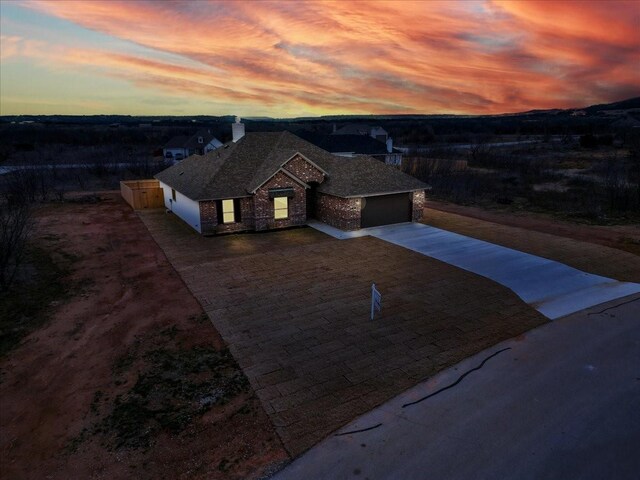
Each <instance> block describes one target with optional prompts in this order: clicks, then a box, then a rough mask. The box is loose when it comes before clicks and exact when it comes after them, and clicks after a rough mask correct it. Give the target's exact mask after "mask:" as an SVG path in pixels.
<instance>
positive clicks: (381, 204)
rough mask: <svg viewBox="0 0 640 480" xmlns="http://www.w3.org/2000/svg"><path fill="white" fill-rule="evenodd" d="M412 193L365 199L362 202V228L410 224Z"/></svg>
mask: <svg viewBox="0 0 640 480" xmlns="http://www.w3.org/2000/svg"><path fill="white" fill-rule="evenodd" d="M411 198H412V194H411V193H396V194H393V195H378V196H375V197H363V198H362V200H361V202H362V203H361V208H362V212H361V220H360V222H361V223H360V226H361V227H362V228H367V227H377V226H379V225H388V224H390V223H401V222H410V221H411V216H412V215H411V214H412V204H411Z"/></svg>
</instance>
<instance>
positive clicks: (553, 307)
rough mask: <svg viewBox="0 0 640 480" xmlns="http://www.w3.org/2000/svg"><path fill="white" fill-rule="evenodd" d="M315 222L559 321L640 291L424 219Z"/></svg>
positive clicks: (639, 287) (333, 232)
mask: <svg viewBox="0 0 640 480" xmlns="http://www.w3.org/2000/svg"><path fill="white" fill-rule="evenodd" d="M310 226H312V227H314V228H316V229H318V230H320V231H322V232H324V233H327V234H329V235H332V236H334V237H336V238H340V239H348V238H354V237H361V236H366V235H370V236H373V237H376V238H379V239H381V240H385V241H387V242H390V243H393V244H395V245H399V246H401V247H404V248H408V249H409V250H413V251H415V252H418V253H421V254H423V255H427V256H429V257H432V258H435V259H437V260H440V261H443V262H446V263H448V264H450V265H454V266H456V267H458V268H462V269H464V270H468V271H470V272H473V273H476V274H478V275H482V276H483V277H487V278H489V279H491V280H493V281H495V282H498V283H499V284H501V285H504V286H505V287H507V288H509V289H511V290H512V291H514V292H515V293H516V294H517V295H518V296H519V297H520V298H522V300H524V301H525V302H527V303H528V304H529V305H531V306H532V307H534V308H535V309H537V310H538V311H539V312H540V313H542V314H543V315H545V316H546V317H547V318H550V319H556V318H560V317H563V316H565V315H569V314H571V313H574V312H578V311H580V310H583V309H585V308H589V307H592V306H594V305H598V304H600V303H603V302H607V301H610V300H614V299H616V298H621V297H624V296H627V295H632V294H634V293H638V292H640V284H637V283H631V282H618V281H617V280H613V279H611V278H607V277H602V276H599V275H593V274H590V273H586V272H583V271H581V270H577V269H575V268H572V267H569V266H567V265H565V264H563V263H560V262H556V261H553V260H549V259H546V258H542V257H537V256H535V255H530V254H528V253H524V252H520V251H517V250H513V249H510V248H507V247H503V246H500V245H495V244H493V243H489V242H484V241H482V240H478V239H475V238H471V237H467V236H464V235H459V234H457V233H453V232H448V231H446V230H441V229H439V228H435V227H430V226H428V225H423V224H420V223H400V224H395V225H386V226H383V227H374V228H366V229H362V230H357V231H355V232H343V231H341V230H337V229H334V228H332V227H329V226H327V225H324V224H318V223H316V222H312V223H310Z"/></svg>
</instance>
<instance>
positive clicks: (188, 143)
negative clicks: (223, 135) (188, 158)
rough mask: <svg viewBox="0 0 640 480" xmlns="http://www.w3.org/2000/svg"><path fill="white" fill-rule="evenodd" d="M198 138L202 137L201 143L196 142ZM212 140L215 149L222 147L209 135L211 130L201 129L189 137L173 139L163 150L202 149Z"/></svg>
mask: <svg viewBox="0 0 640 480" xmlns="http://www.w3.org/2000/svg"><path fill="white" fill-rule="evenodd" d="M199 137H202V143H200V142H198V138H199ZM212 140H215V142H214V145H215V146H216V147H219V146H220V145H222V143H221V142H220V141H219V140H218V139H216V137H215V136H214V135H213V134H212V133H211V130H209V129H207V128H201V129H200V130H198V131H197V132H196V133H195V134H194V135H191V136H190V137H188V136H185V135H178V136H177V137H173V138H172V139H171V140H169V141H168V142H167V144H166V145H165V146H164V148H187V149H189V150H195V149H197V148H200V147H204V146H205V145H207V144H209V142H211V141H212Z"/></svg>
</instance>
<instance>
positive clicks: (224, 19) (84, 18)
mask: <svg viewBox="0 0 640 480" xmlns="http://www.w3.org/2000/svg"><path fill="white" fill-rule="evenodd" d="M25 5H26V6H28V7H29V8H32V9H34V10H37V11H39V12H42V13H46V14H48V15H51V16H55V17H57V18H61V19H65V20H68V21H71V22H73V23H75V24H77V25H80V26H82V27H84V28H87V29H90V30H94V31H98V32H101V33H104V34H107V35H110V36H112V37H115V38H118V39H120V40H125V41H128V42H131V44H133V45H135V46H136V47H135V48H134V47H132V49H131V51H127V52H123V51H95V50H91V49H88V48H85V49H69V48H66V49H59V50H55V49H50V50H51V52H52V53H53V55H54V57H55V58H49V59H48V61H49V63H50V64H51V65H54V64H57V62H63V63H66V64H72V65H77V66H78V67H80V66H87V65H88V66H90V67H91V68H93V69H95V70H96V71H97V72H100V73H101V74H104V75H108V76H113V77H117V78H124V79H126V80H127V81H129V82H132V83H134V84H135V85H137V86H139V87H143V88H149V89H155V90H158V91H163V92H168V93H171V94H174V95H175V94H178V95H187V96H196V97H200V98H211V97H212V96H213V97H217V98H224V100H225V103H226V104H231V103H236V104H238V105H244V106H251V105H256V106H260V107H261V108H262V110H264V108H267V109H270V111H272V112H273V115H282V114H290V115H295V114H296V112H300V111H305V112H306V111H314V112H316V113H402V112H407V113H413V112H420V113H445V112H453V113H500V112H508V111H518V110H526V109H533V108H551V107H571V106H580V105H585V104H588V103H595V102H604V101H613V100H618V99H620V98H622V97H625V96H631V95H637V94H640V88H639V87H638V85H639V84H640V82H639V81H638V80H640V70H639V69H640V67H639V65H640V54H639V51H640V29H638V28H637V25H638V18H639V15H640V13H639V10H638V7H637V4H636V3H634V2H626V1H620V2H589V1H585V2H577V1H576V2H549V1H542V0H540V1H534V0H531V1H527V2H523V1H506V0H500V1H497V0H496V1H481V0H478V1H469V2H458V3H453V2H438V1H432V2H423V1H416V2H411V1H388V2H382V1H358V2H347V1H344V2H335V1H309V2H271V1H260V2H255V1H251V2H249V1H235V2H170V1H164V2H151V1H148V2H146V1H137V2H132V1H119V0H110V1H84V2H77V1H67V0H58V1H45V0H34V1H31V2H28V3H26V4H25ZM7 38H8V37H7ZM14 43H16V42H15V41H14V40H11V39H8V40H5V37H3V40H2V47H3V53H2V55H3V60H4V59H5V52H8V53H7V54H6V58H11V57H15V56H20V55H23V56H28V55H30V54H31V55H34V56H38V54H36V53H34V52H33V51H30V52H25V51H21V50H20V49H19V48H17V47H16V46H15V45H14ZM139 47H143V48H144V49H147V51H148V55H143V54H142V53H140V51H139ZM136 49H137V50H136ZM134 51H135V53H133V52H134ZM39 56H40V57H41V60H42V57H43V56H42V55H39ZM167 58H170V59H171V60H167ZM263 107H264V108H263ZM216 113H229V112H216Z"/></svg>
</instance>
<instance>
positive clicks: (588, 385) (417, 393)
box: [275, 295, 640, 480]
mask: <svg viewBox="0 0 640 480" xmlns="http://www.w3.org/2000/svg"><path fill="white" fill-rule="evenodd" d="M639 362H640V295H634V296H632V297H628V298H626V299H621V300H618V301H614V302H609V303H607V304H604V305H600V306H599V307H596V308H592V309H590V310H588V311H583V312H580V313H577V314H574V315H572V316H569V317H565V318H563V319H561V320H559V321H557V322H552V323H548V324H545V325H543V326H541V327H539V328H537V329H535V330H532V331H530V332H528V333H526V334H524V335H521V336H520V337H517V338H515V339H512V340H508V341H506V342H503V343H501V344H498V345H496V346H495V347H492V348H490V349H488V350H485V351H484V352H481V353H479V354H477V355H474V356H472V357H470V358H468V359H466V360H464V361H462V362H460V363H459V364H457V365H456V366H454V367H452V368H449V369H447V370H445V371H443V372H441V373H439V374H438V375H436V376H435V377H433V378H431V379H430V380H428V381H426V382H424V383H422V384H419V385H417V386H416V387H414V388H412V389H410V390H408V391H406V392H405V393H403V394H401V395H400V396H398V397H396V398H395V399H393V400H391V401H389V402H387V403H385V404H384V405H382V406H380V407H378V408H377V409H375V410H373V411H371V412H369V413H367V414H365V415H363V416H362V417H360V418H358V419H357V420H355V421H354V422H352V423H350V424H349V425H346V426H345V427H343V428H342V429H340V430H339V431H338V432H336V434H335V435H332V436H331V437H329V438H327V439H326V440H324V441H323V442H321V443H320V444H318V445H317V446H316V447H314V448H313V449H311V450H310V451H308V452H307V453H306V454H304V455H303V456H302V457H300V458H298V459H297V460H295V461H294V462H293V463H292V464H291V465H289V466H288V467H287V468H286V469H285V470H283V471H282V472H280V473H279V474H278V475H276V476H275V478H276V479H277V480H287V479H298V478H315V479H332V480H333V479H347V478H368V479H370V480H374V479H387V478H389V479H391V478H405V479H413V478H416V479H417V478H447V479H452V480H453V479H468V478H475V479H493V478H519V479H537V478H547V479H565V478H580V479H601V478H616V479H636V478H637V475H638V472H639V471H640V456H638V454H637V453H638V452H637V449H638V445H640V413H639V412H640V411H639V410H638V404H639V403H640V373H639V371H638V365H639V364H640V363H639ZM456 382H457V383H456Z"/></svg>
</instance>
